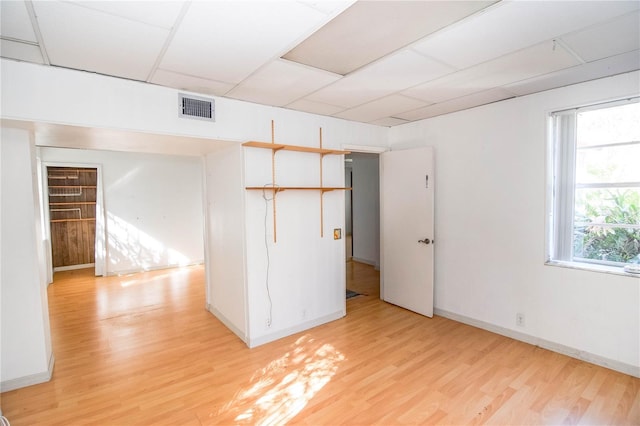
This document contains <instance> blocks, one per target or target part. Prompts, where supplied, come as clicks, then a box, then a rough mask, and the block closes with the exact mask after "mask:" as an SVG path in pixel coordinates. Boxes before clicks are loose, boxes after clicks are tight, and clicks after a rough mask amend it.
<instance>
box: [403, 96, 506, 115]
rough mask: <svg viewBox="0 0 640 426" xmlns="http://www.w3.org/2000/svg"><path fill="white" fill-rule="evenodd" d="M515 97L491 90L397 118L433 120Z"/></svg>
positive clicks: (417, 110)
mask: <svg viewBox="0 0 640 426" xmlns="http://www.w3.org/2000/svg"><path fill="white" fill-rule="evenodd" d="M513 97H514V95H513V94H512V93H510V92H509V91H507V90H504V89H500V88H498V89H491V90H486V91H484V92H479V93H474V94H472V95H469V96H463V97H461V98H457V99H452V100H450V101H447V102H442V103H439V104H435V105H429V106H427V107H424V108H420V109H416V110H413V111H408V112H405V113H402V114H396V117H398V118H402V119H405V120H409V121H414V120H422V119H425V118H431V117H435V116H438V115H442V114H448V113H450V112H454V111H461V110H464V109H469V108H473V107H477V106H480V105H486V104H490V103H492V102H498V101H502V100H505V99H509V98H513Z"/></svg>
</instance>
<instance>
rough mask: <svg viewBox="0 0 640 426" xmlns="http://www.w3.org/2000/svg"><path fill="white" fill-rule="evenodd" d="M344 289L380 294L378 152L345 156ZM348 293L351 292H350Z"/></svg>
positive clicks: (373, 294) (378, 295)
mask: <svg viewBox="0 0 640 426" xmlns="http://www.w3.org/2000/svg"><path fill="white" fill-rule="evenodd" d="M345 186H347V187H351V188H352V190H351V191H346V192H345V216H346V217H345V228H346V238H345V244H346V250H345V251H346V262H347V267H346V271H347V279H346V282H347V289H348V290H351V291H355V292H357V293H360V294H367V295H370V296H374V297H375V298H379V297H380V279H379V275H380V274H379V270H380V158H379V153H377V152H352V153H351V154H348V155H346V156H345ZM348 294H349V295H350V294H352V293H349V292H348Z"/></svg>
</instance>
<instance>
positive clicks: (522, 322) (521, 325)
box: [516, 313, 524, 327]
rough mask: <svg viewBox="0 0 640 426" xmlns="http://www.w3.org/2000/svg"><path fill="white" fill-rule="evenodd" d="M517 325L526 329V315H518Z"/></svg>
mask: <svg viewBox="0 0 640 426" xmlns="http://www.w3.org/2000/svg"><path fill="white" fill-rule="evenodd" d="M516 325H517V326H518V327H524V314H520V313H518V314H516Z"/></svg>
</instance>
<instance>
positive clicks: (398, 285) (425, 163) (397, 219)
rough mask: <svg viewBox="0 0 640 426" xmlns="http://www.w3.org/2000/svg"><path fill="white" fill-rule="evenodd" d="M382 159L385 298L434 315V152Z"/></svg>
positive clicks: (392, 154) (387, 154) (399, 153)
mask: <svg viewBox="0 0 640 426" xmlns="http://www.w3.org/2000/svg"><path fill="white" fill-rule="evenodd" d="M381 160H382V167H381V170H382V173H381V185H380V195H381V206H380V226H381V231H382V232H381V237H382V244H381V289H380V290H381V296H382V299H383V300H384V301H386V302H389V303H392V304H394V305H398V306H400V307H403V308H406V309H409V310H411V311H414V312H417V313H419V314H422V315H426V316H428V317H432V316H433V219H434V204H433V200H434V191H433V189H434V178H433V149H432V148H431V147H426V148H418V149H408V150H404V151H388V152H385V153H383V154H382V156H381Z"/></svg>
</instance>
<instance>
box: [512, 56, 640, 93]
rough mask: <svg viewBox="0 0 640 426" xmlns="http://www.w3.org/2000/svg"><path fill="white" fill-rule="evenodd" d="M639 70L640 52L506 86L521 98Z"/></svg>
mask: <svg viewBox="0 0 640 426" xmlns="http://www.w3.org/2000/svg"><path fill="white" fill-rule="evenodd" d="M639 68H640V50H634V51H633V52H627V53H623V54H620V55H616V56H611V57H608V58H605V59H600V60H598V61H593V62H588V63H586V64H582V65H578V66H575V67H571V68H566V69H563V70H560V71H556V72H553V73H549V74H545V75H542V76H538V77H534V78H531V79H528V80H523V81H519V82H517V83H513V84H510V85H507V86H504V88H505V89H507V90H509V91H510V92H512V93H513V94H515V95H518V96H523V95H528V94H531V93H536V92H541V91H543V90H549V89H555V88H556V87H563V86H568V85H570V84H576V83H582V82H584V81H589V80H595V79H597V78H602V77H607V76H611V75H616V74H622V73H625V72H630V71H635V70H637V69H639Z"/></svg>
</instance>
